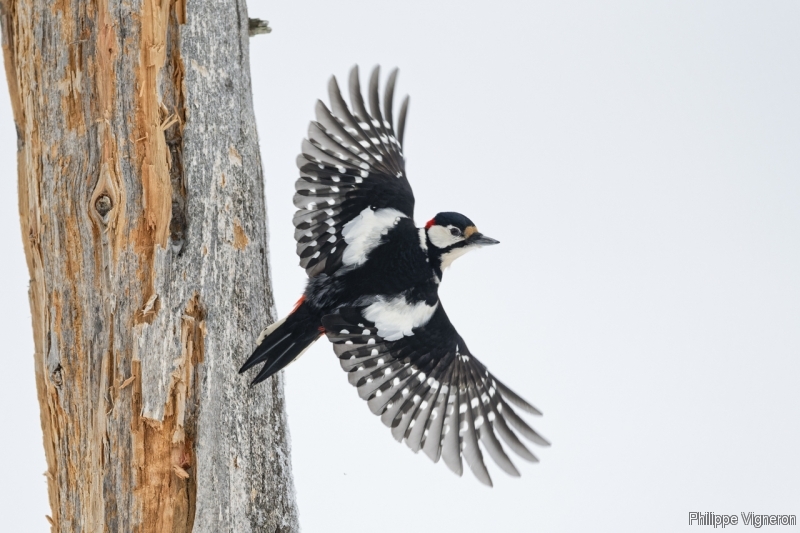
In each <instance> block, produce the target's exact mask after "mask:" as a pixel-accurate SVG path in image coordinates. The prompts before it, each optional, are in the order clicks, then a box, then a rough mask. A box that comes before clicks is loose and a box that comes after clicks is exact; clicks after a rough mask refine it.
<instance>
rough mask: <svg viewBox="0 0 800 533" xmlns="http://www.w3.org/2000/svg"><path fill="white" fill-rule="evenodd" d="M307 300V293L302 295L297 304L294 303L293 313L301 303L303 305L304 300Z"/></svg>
mask: <svg viewBox="0 0 800 533" xmlns="http://www.w3.org/2000/svg"><path fill="white" fill-rule="evenodd" d="M305 301H306V295H305V294H304V295H302V296H301V297H300V299H299V300H297V303H296V304H294V309H292V313H294V312H295V311H297V309H298V308H299V307H300V306H301V305H303V302H305Z"/></svg>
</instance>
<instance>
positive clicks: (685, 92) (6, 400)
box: [0, 0, 800, 533]
mask: <svg viewBox="0 0 800 533" xmlns="http://www.w3.org/2000/svg"><path fill="white" fill-rule="evenodd" d="M601 4H602V5H601ZM378 6H380V7H378ZM250 15H251V16H254V17H260V18H265V19H268V20H269V21H270V25H271V26H272V27H273V29H274V31H273V33H272V34H270V35H266V36H258V37H256V38H253V39H252V40H251V60H252V69H253V90H254V98H255V107H256V113H257V120H258V125H259V132H260V136H261V150H262V156H263V160H264V169H265V175H266V183H267V184H266V194H267V201H268V206H269V224H270V233H271V240H270V252H271V258H270V260H271V264H272V267H273V270H272V274H273V284H274V287H275V293H276V297H277V302H278V310H279V312H280V313H281V314H282V315H283V314H285V313H286V312H288V311H289V310H290V308H291V306H292V304H293V303H294V301H295V300H296V299H297V298H298V297H299V295H300V294H301V292H302V290H303V286H304V282H305V276H304V272H303V271H302V269H300V268H299V267H298V266H297V258H296V256H295V255H294V241H293V239H292V231H293V228H292V225H291V217H292V214H293V211H294V207H293V206H292V194H293V191H294V187H293V184H294V180H295V178H296V176H297V170H296V168H295V165H294V160H295V156H296V155H297V153H298V151H299V147H300V141H301V139H302V137H303V136H304V135H305V132H306V128H307V125H308V121H309V120H311V119H312V118H313V109H314V103H315V101H316V99H317V98H323V99H325V100H326V101H327V90H326V84H327V80H328V77H329V76H330V75H331V74H336V75H337V76H338V77H339V79H340V80H345V79H346V74H347V71H348V69H349V67H350V66H351V65H353V64H355V63H358V64H360V65H361V66H362V75H363V76H366V74H367V73H368V72H369V69H371V67H372V66H373V65H374V64H376V63H380V64H381V65H382V66H384V67H385V69H384V70H385V72H388V68H389V67H393V66H399V67H400V69H401V72H400V78H399V91H400V92H401V93H402V94H405V93H409V94H411V96H412V99H411V106H410V111H409V121H408V127H407V130H406V145H405V153H406V156H407V159H408V165H407V170H408V175H409V179H410V180H411V183H412V186H413V187H414V191H415V194H416V197H417V204H416V215H417V222H418V223H419V224H423V223H424V222H425V221H426V220H427V219H429V218H431V217H432V216H433V215H434V214H435V213H437V212H439V211H450V210H453V211H459V212H462V213H464V214H466V215H467V216H468V217H470V218H471V219H472V220H473V221H475V223H476V224H477V225H478V227H479V228H480V229H481V231H482V232H484V233H485V234H487V235H489V236H491V237H494V238H497V239H499V240H500V241H501V244H500V245H499V246H496V247H492V248H487V249H484V250H480V251H478V252H475V253H473V254H470V255H468V256H466V257H464V258H462V259H459V260H458V261H457V262H456V263H455V265H454V266H453V268H451V269H450V270H448V271H446V272H445V277H444V281H443V285H442V287H441V295H442V299H443V301H444V303H445V305H446V307H447V310H448V314H449V315H450V317H451V319H452V320H453V322H454V323H455V325H456V327H457V328H458V329H459V331H460V333H461V334H462V335H463V336H464V338H465V340H466V341H467V343H468V344H469V346H470V349H471V350H472V351H473V352H474V353H475V354H477V356H478V357H479V358H480V359H481V360H482V361H483V362H484V363H485V364H486V365H487V366H488V367H489V368H490V369H491V370H492V371H493V372H494V373H495V374H496V375H497V376H498V377H499V378H500V379H502V380H504V381H505V382H506V383H507V384H508V385H509V386H511V387H512V388H513V389H514V390H515V391H517V392H518V393H519V394H521V395H522V396H523V397H525V398H526V399H528V400H529V401H531V402H532V403H533V404H534V405H536V406H537V407H538V408H540V409H541V410H542V411H543V412H544V413H545V416H544V417H543V418H531V417H527V418H526V419H527V420H529V421H531V422H532V425H533V426H534V427H535V428H536V429H537V430H539V431H540V432H541V433H542V434H543V435H545V436H546V437H547V438H549V439H550V440H551V441H552V442H553V446H552V447H551V448H548V449H542V448H538V447H535V446H533V445H532V450H533V451H534V453H537V455H538V456H539V457H540V459H541V463H540V464H538V465H531V464H528V463H525V462H524V461H521V460H520V461H516V462H517V464H518V466H519V468H520V470H521V472H522V478H521V479H512V478H509V477H507V476H505V475H504V474H503V473H502V472H500V471H499V469H497V468H494V469H492V470H491V472H492V474H493V478H494V481H495V488H494V489H487V488H485V487H483V486H482V485H480V484H479V483H478V482H477V481H476V480H475V479H474V478H473V476H472V474H471V473H470V472H469V471H468V470H466V471H465V474H464V477H463V478H461V479H459V478H457V477H455V476H454V475H453V474H452V473H450V471H449V470H448V469H447V468H446V467H445V466H444V465H443V464H436V465H434V464H432V463H430V461H429V460H428V459H427V457H425V456H424V455H422V454H420V455H414V454H413V453H411V452H410V451H409V450H408V449H406V447H405V446H404V445H400V444H397V443H396V442H395V441H394V440H393V439H392V437H391V434H390V432H389V430H388V429H387V428H385V427H384V426H383V425H382V424H381V422H380V420H379V419H378V418H377V417H375V416H373V415H372V414H371V413H370V412H369V410H368V409H367V407H366V405H365V402H363V401H361V400H360V399H359V398H358V395H357V394H356V391H355V389H354V388H352V387H351V386H350V385H349V384H348V382H347V379H346V376H345V375H344V373H343V372H342V371H341V369H340V367H339V364H338V361H337V360H336V357H335V356H334V355H333V352H332V350H331V348H330V347H329V346H328V345H327V344H328V343H327V342H326V341H322V342H319V343H318V344H317V346H315V347H314V349H312V350H311V351H310V352H308V353H307V354H306V355H305V356H304V357H303V358H302V359H301V360H300V361H299V362H297V363H295V364H294V365H292V366H291V367H290V368H289V369H288V370H287V371H286V383H287V397H288V408H289V421H290V430H291V434H292V445H293V449H292V454H293V464H294V474H295V483H296V486H297V492H298V499H299V505H300V517H301V523H302V526H303V530H304V532H305V533H322V532H331V531H347V532H348V533H359V532H364V533H372V532H375V531H381V532H382V533H393V532H405V531H408V530H410V529H414V530H417V531H423V532H425V531H476V532H477V531H501V532H509V533H515V532H529V531H545V532H550V531H575V532H586V531H614V532H628V531H630V532H638V531H645V530H646V531H654V532H660V531H664V532H672V531H680V530H683V529H685V528H686V524H687V518H688V513H689V512H690V511H714V512H716V513H739V512H742V511H745V512H747V511H755V512H758V513H789V514H796V515H800V454H798V453H797V450H800V386H798V376H800V98H798V88H799V87H800V4H798V3H797V2H792V1H785V2H778V1H773V2H763V1H762V2H741V1H739V2H732V1H700V2H698V1H696V0H692V1H670V2H653V1H651V2H638V1H627V2H625V1H613V2H611V1H609V2H603V3H599V2H576V1H560V2H548V3H546V4H545V3H540V2H519V1H518V2H508V1H503V0H495V1H493V2H481V3H479V2H469V3H466V2H444V1H438V2H437V1H431V0H428V1H425V2H422V1H412V0H405V1H403V2H393V3H388V2H386V3H378V2H369V1H367V0H362V1H337V2H322V1H315V2H308V1H306V2H301V1H293V2H281V3H273V2H251V3H250ZM0 87H2V88H1V89H0V91H2V92H3V94H0V136H1V137H2V138H0V158H1V159H0V160H2V161H4V162H5V169H6V174H5V179H4V180H2V190H1V194H0V201H2V205H0V217H2V218H1V219H0V227H1V228H4V229H3V231H2V232H1V233H0V239H2V241H1V242H0V246H2V249H3V250H5V251H6V260H5V261H4V262H3V279H4V283H2V284H0V291H2V293H0V298H2V301H3V306H2V307H0V313H1V316H0V318H1V320H0V324H2V326H0V327H2V335H3V339H4V341H5V350H6V351H5V353H6V356H5V357H4V359H3V372H2V373H0V405H2V409H0V427H2V428H3V434H4V437H3V438H2V439H0V464H1V465H2V466H1V468H2V471H1V473H2V475H0V530H2V531H42V532H44V531H47V530H48V528H47V523H46V521H45V520H44V518H43V515H44V514H46V513H48V512H49V511H48V507H47V498H46V490H45V488H46V485H45V478H44V477H43V476H42V472H44V470H45V468H46V467H45V462H44V454H43V451H42V444H41V432H40V427H39V414H38V413H39V408H38V404H37V401H36V397H35V388H34V377H33V358H32V355H31V354H32V352H33V346H32V339H31V331H30V316H29V311H28V301H27V294H26V291H27V280H28V275H27V271H26V266H25V261H24V257H23V253H22V246H21V238H20V231H19V223H18V215H17V212H18V211H17V200H16V174H15V170H14V161H15V155H14V150H15V146H16V142H15V136H14V127H13V122H12V119H11V112H10V109H9V103H8V97H7V94H5V91H6V89H5V82H3V83H2V84H0ZM245 355H246V354H243V355H242V357H243V358H244V357H245ZM235 370H236V369H231V371H235ZM487 460H488V458H487ZM490 468H491V467H490ZM739 527H743V526H739ZM791 529H793V530H795V529H794V528H791ZM780 530H781V531H787V530H789V528H780Z"/></svg>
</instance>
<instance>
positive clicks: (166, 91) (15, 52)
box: [0, 0, 298, 533]
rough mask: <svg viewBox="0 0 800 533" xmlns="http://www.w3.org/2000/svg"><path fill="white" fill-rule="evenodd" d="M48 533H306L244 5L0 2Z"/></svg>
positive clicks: (233, 0) (172, 0) (153, 0)
mask: <svg viewBox="0 0 800 533" xmlns="http://www.w3.org/2000/svg"><path fill="white" fill-rule="evenodd" d="M0 6H2V11H1V12H0V14H1V15H2V30H3V51H4V55H5V67H6V74H7V77H8V82H9V87H10V93H11V99H12V106H13V110H14V117H15V121H16V125H17V131H18V136H19V142H18V144H19V146H18V149H19V152H18V159H17V164H18V170H19V209H20V219H21V224H22V237H23V240H24V244H25V252H26V256H27V262H28V268H29V270H30V276H31V282H30V304H31V314H32V319H33V334H34V339H35V355H34V357H35V360H36V381H37V387H38V394H39V402H40V404H41V423H42V429H43V432H44V446H45V452H46V456H47V463H48V472H47V476H48V487H49V496H50V505H51V507H52V517H48V518H49V519H50V521H51V523H52V530H53V531H59V532H65V533H66V532H70V533H72V532H79V531H80V532H98V533H101V532H105V531H111V532H122V533H127V532H159V533H160V532H184V531H195V532H203V533H205V532H209V533H210V532H214V533H217V532H221V531H231V532H236V533H242V532H250V531H269V532H270V533H272V532H274V531H296V530H297V529H298V525H297V511H296V507H295V503H294V493H293V486H292V478H291V470H290V463H289V444H288V435H287V432H286V419H285V414H284V405H283V393H282V390H283V389H282V382H281V381H280V379H276V380H272V381H271V383H270V384H269V385H267V386H262V387H256V388H250V387H249V386H248V384H247V382H246V381H245V380H244V379H243V378H241V377H240V376H238V375H237V372H236V371H237V368H238V365H239V364H240V363H241V362H242V360H243V358H244V357H245V356H246V355H247V354H248V353H249V351H250V349H251V348H252V346H253V342H254V338H255V336H256V335H257V333H258V331H259V330H260V329H261V328H262V327H263V326H264V324H266V323H267V322H268V320H272V319H274V316H273V315H272V311H271V310H272V307H273V306H272V294H271V288H270V282H269V271H268V261H267V247H266V246H267V245H266V222H265V220H266V214H265V206H264V198H263V183H262V176H261V166H260V160H259V154H258V146H257V135H256V127H255V121H254V117H253V108H252V96H251V89H250V71H249V55H248V54H249V52H248V18H247V12H246V7H245V5H244V0H197V1H194V0H193V1H191V2H186V0H134V1H133V2H129V1H125V0H99V1H98V2H85V1H80V0H58V1H55V2H53V1H51V0H0Z"/></svg>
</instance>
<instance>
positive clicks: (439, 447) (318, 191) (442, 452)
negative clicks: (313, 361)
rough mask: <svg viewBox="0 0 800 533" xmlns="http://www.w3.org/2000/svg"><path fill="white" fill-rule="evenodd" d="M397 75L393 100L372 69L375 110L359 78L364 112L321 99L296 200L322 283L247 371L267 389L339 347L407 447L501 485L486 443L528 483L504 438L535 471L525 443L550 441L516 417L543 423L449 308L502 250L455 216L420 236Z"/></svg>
mask: <svg viewBox="0 0 800 533" xmlns="http://www.w3.org/2000/svg"><path fill="white" fill-rule="evenodd" d="M397 73H398V71H397V69H395V70H393V71H392V72H391V74H390V75H389V78H388V80H387V81H386V84H385V89H384V97H383V101H382V102H381V100H380V98H379V93H378V85H379V78H380V69H379V67H376V68H375V69H374V70H373V71H372V75H371V77H370V81H369V88H368V90H367V93H366V95H367V101H368V104H369V110H367V104H365V101H364V98H363V96H362V92H361V87H360V82H359V73H358V67H354V68H353V69H352V70H351V72H350V79H349V89H350V107H348V105H347V104H346V103H345V100H344V98H343V97H342V94H341V92H340V90H339V85H338V83H337V81H336V78H335V77H333V78H331V80H330V82H329V84H328V93H329V97H330V107H328V106H326V105H325V104H324V103H323V102H322V101H317V105H316V119H317V120H316V121H312V122H311V124H310V125H309V128H308V138H307V139H304V140H303V143H302V153H301V154H300V155H299V156H298V158H297V166H298V168H299V169H300V178H299V179H298V180H297V182H296V184H295V189H296V193H295V196H294V204H295V207H297V209H298V210H297V212H296V213H295V215H294V219H293V223H294V226H295V228H296V229H295V232H294V236H295V240H296V241H297V254H298V255H299V256H300V265H301V266H302V267H303V268H304V269H305V270H306V273H307V274H308V277H309V280H308V284H307V286H306V289H305V291H304V293H303V295H302V296H301V297H300V300H299V301H298V302H297V304H296V305H295V307H294V309H293V310H292V312H291V313H290V314H289V315H288V316H286V317H284V318H283V319H281V320H279V321H277V322H275V323H274V324H272V325H271V326H269V327H268V328H266V329H265V330H264V331H263V332H262V333H261V335H260V337H259V338H258V340H257V347H256V349H255V351H254V352H253V354H252V355H251V356H250V357H249V358H248V359H247V361H246V362H245V363H244V365H243V366H242V368H241V369H240V372H245V371H247V370H249V369H250V368H252V367H254V366H257V365H259V364H261V365H263V366H262V367H261V369H260V371H259V372H258V374H257V375H256V376H255V379H253V383H259V382H261V381H264V380H265V379H267V378H269V377H270V376H272V375H274V374H275V373H276V372H278V371H279V370H281V369H282V368H284V367H285V366H286V365H287V364H289V363H291V362H292V361H294V360H295V359H297V358H298V357H300V355H302V354H303V352H305V351H306V350H307V349H308V348H309V347H310V346H311V345H312V344H313V343H314V342H315V341H316V340H317V339H319V338H320V337H321V336H323V335H325V336H327V338H328V339H329V340H330V341H331V342H332V343H333V349H334V352H335V353H336V355H337V356H338V357H339V360H340V363H341V366H342V368H343V369H344V370H345V371H346V372H347V373H348V378H349V381H350V383H351V384H352V385H354V386H355V387H356V388H357V390H358V394H359V395H360V397H361V398H362V399H364V400H366V401H367V404H368V406H369V408H370V410H371V411H372V412H373V413H374V414H376V415H379V416H380V417H381V420H382V421H383V423H384V424H386V425H387V426H389V427H390V428H391V432H392V435H393V436H394V438H395V439H397V440H398V441H405V443H406V444H407V445H408V446H409V447H410V448H411V449H412V450H413V451H414V452H418V451H420V450H422V451H423V452H424V453H425V454H426V455H428V457H430V458H431V459H432V460H433V461H434V462H436V461H438V460H439V459H440V458H441V459H442V460H443V461H444V463H445V464H446V465H447V466H448V467H449V468H450V469H451V470H452V471H453V472H455V473H456V474H457V475H459V476H460V475H461V474H462V472H463V467H462V457H463V459H464V460H466V462H467V465H468V466H469V468H470V469H471V470H472V472H473V473H474V474H475V476H476V477H477V478H478V480H480V481H481V482H482V483H484V484H487V485H489V486H491V485H492V480H491V477H490V476H489V472H488V470H487V468H486V465H485V463H484V460H483V452H482V451H481V447H480V446H479V444H478V443H480V444H481V445H482V447H483V449H484V450H485V451H486V452H488V454H489V455H490V456H491V457H492V459H494V461H495V462H496V463H497V465H498V466H499V467H500V468H501V469H502V470H504V471H505V472H507V473H508V474H510V475H512V476H519V475H520V473H519V470H517V468H516V466H515V465H514V464H513V463H512V462H511V459H510V458H509V457H508V455H507V454H506V452H505V450H504V447H503V445H502V444H501V440H502V441H504V442H505V445H506V446H507V447H508V448H510V449H511V450H513V451H514V452H515V453H516V454H517V455H519V456H520V457H522V458H523V459H526V460H528V461H531V462H538V459H537V458H536V457H535V456H534V455H533V454H532V453H531V452H530V450H528V448H527V447H526V446H525V445H524V444H523V443H522V441H521V440H520V439H519V437H518V436H517V433H519V434H521V435H522V436H524V437H526V438H527V439H528V440H530V441H532V442H534V443H536V444H538V445H542V446H549V442H548V441H547V440H545V439H544V438H543V437H542V436H540V435H539V434H538V433H537V432H536V431H534V430H533V429H532V428H531V427H530V426H529V425H528V424H527V423H526V422H525V421H524V420H523V419H522V418H521V417H520V416H519V415H517V413H516V412H515V411H514V409H512V407H511V405H513V406H514V407H516V408H518V409H520V410H522V411H525V412H527V413H530V414H534V415H541V412H540V411H539V410H538V409H536V408H535V407H533V406H532V405H531V404H529V403H528V402H526V401H525V400H523V399H522V398H521V397H520V396H518V395H517V394H515V393H514V392H513V391H512V390H511V389H509V388H508V387H506V386H505V385H504V384H503V383H502V382H500V381H499V380H498V379H497V378H496V377H495V376H494V375H492V374H491V373H490V372H489V371H488V370H487V369H486V367H485V366H484V365H483V364H481V363H480V361H478V360H477V359H476V358H475V357H474V356H473V354H472V352H471V351H470V350H469V348H467V345H466V343H465V342H464V339H463V338H462V337H461V335H459V333H458V332H457V331H456V329H455V327H453V324H452V323H451V322H450V319H449V318H448V317H447V313H445V310H444V307H443V305H442V302H441V301H440V300H439V295H438V289H439V283H441V281H442V275H443V272H444V270H445V269H446V268H447V267H448V266H450V264H451V263H452V262H453V261H454V260H455V259H457V258H458V257H460V256H462V255H464V254H465V253H467V252H469V251H471V250H475V249H478V248H481V247H484V246H490V245H494V244H498V241H496V240H495V239H492V238H490V237H487V236H485V235H483V234H482V233H481V232H480V231H478V228H477V227H476V226H475V224H474V223H473V222H472V221H471V220H470V219H469V218H467V217H466V216H464V215H462V214H459V213H454V212H443V213H439V214H437V215H436V216H434V217H433V218H432V219H430V220H429V221H428V222H427V223H426V224H425V225H424V226H423V227H421V228H418V227H416V225H415V223H414V218H413V217H414V194H413V192H412V191H411V185H410V184H409V182H408V179H407V177H406V171H405V160H404V158H403V150H402V146H403V133H404V130H405V122H406V115H407V111H408V102H409V99H408V97H407V96H406V97H405V99H404V100H403V102H402V104H401V105H400V112H399V115H398V120H397V122H395V121H394V113H393V100H394V88H395V83H396V80H397ZM381 103H382V104H383V109H381ZM395 126H396V128H395ZM514 430H516V432H515V431H514ZM498 437H499V438H498Z"/></svg>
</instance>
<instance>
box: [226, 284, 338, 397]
mask: <svg viewBox="0 0 800 533" xmlns="http://www.w3.org/2000/svg"><path fill="white" fill-rule="evenodd" d="M321 324H322V321H321V320H320V317H319V316H317V314H316V313H314V312H313V311H312V310H311V309H310V308H309V306H308V305H307V304H306V303H305V299H304V298H300V301H299V302H297V305H296V306H295V308H294V310H293V311H292V312H291V313H290V314H289V315H288V316H286V317H284V318H283V319H281V320H279V321H277V322H275V323H274V324H272V325H271V326H269V327H268V328H267V329H265V330H264V331H263V332H262V333H261V336H260V337H259V338H258V346H257V347H256V349H255V351H253V354H252V355H251V356H250V357H249V358H248V359H247V361H245V363H244V364H243V365H242V368H240V369H239V373H242V372H244V371H246V370H249V369H250V368H253V367H254V366H256V365H258V364H260V363H265V364H264V366H263V367H262V368H261V370H260V371H259V373H258V375H257V376H256V377H255V379H253V384H256V383H260V382H262V381H264V380H265V379H267V378H268V377H270V376H271V375H273V374H275V373H276V372H278V370H280V369H282V368H283V367H285V366H286V365H288V364H289V363H291V362H292V361H294V360H295V359H297V358H298V357H300V356H301V355H302V354H303V352H305V351H306V350H308V349H309V348H310V347H311V345H312V344H314V341H315V340H317V339H318V338H319V337H320V335H322V329H321Z"/></svg>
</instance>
